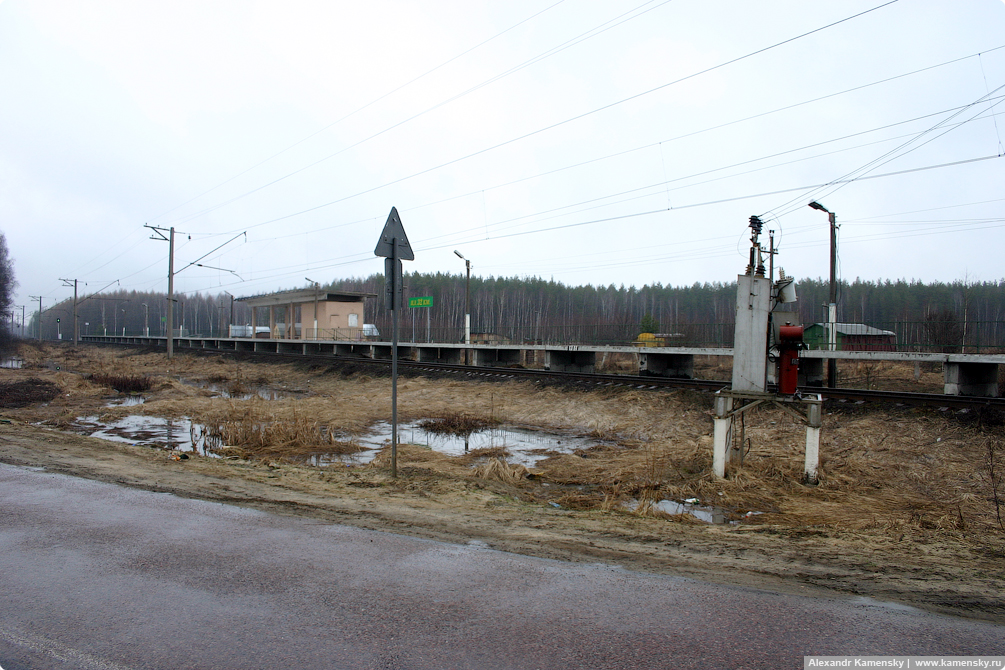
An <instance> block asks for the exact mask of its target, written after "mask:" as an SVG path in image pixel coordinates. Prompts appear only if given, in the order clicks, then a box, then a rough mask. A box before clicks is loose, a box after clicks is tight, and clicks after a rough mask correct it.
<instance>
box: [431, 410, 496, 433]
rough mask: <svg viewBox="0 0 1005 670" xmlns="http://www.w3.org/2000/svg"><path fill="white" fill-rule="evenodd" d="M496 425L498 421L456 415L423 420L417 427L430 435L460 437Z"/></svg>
mask: <svg viewBox="0 0 1005 670" xmlns="http://www.w3.org/2000/svg"><path fill="white" fill-rule="evenodd" d="M498 425H499V419H495V418H486V417H480V416H469V415H467V414H457V413H451V414H445V415H443V416H437V417H433V418H430V419H423V420H422V421H420V422H419V426H420V427H421V428H422V429H424V430H426V431H428V432H430V433H434V434H437V435H460V436H465V435H471V433H476V432H478V431H479V430H485V429H486V428H491V427H492V426H498Z"/></svg>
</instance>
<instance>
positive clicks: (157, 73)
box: [0, 0, 1005, 312]
mask: <svg viewBox="0 0 1005 670" xmlns="http://www.w3.org/2000/svg"><path fill="white" fill-rule="evenodd" d="M887 3H888V0H871V1H868V2H866V1H860V0H841V1H840V2H822V1H809V0H761V1H759V2H751V1H749V0H670V1H666V0H651V1H649V2H646V1H645V0H631V1H626V2H594V1H590V0H561V1H560V0H526V1H522V0H510V1H507V2H475V1H471V0H456V1H436V2H433V1H430V2H418V1H414V0H412V1H400V2H395V1H380V0H373V1H367V2H341V1H329V2H310V1H307V0H304V1H299V2H251V1H240V2H237V1H234V2H213V1H207V0H199V1H197V2H182V1H177V0H173V1H172V2H160V3H150V2H143V3H139V2H131V1H122V2H107V1H94V2H88V1H72V2H71V1H68V0H67V1H62V2H58V1H57V2H49V1H45V0H31V1H30V2H28V1H24V2H20V1H17V0H6V1H4V2H0V91H3V104H2V105H0V230H2V231H3V232H4V233H5V235H6V237H7V242H8V246H9V248H10V252H11V256H12V257H13V258H14V261H15V264H16V266H15V267H16V272H17V276H18V280H19V282H20V288H19V289H18V295H17V304H18V305H21V304H27V305H28V309H29V312H30V311H31V310H32V307H33V306H37V302H32V301H30V300H29V298H28V296H29V295H39V294H41V295H43V296H45V300H44V304H45V305H51V304H52V303H53V302H54V301H56V300H59V299H64V298H66V297H68V296H72V289H69V288H65V287H63V286H62V285H61V282H60V281H59V278H61V277H66V278H70V279H74V278H76V279H79V280H81V281H82V282H86V285H87V286H86V288H82V289H81V291H82V293H87V292H90V291H93V290H97V289H99V288H101V287H103V286H104V285H106V284H108V283H109V282H113V281H115V280H118V281H119V284H118V286H119V287H121V288H123V289H127V290H128V289H137V290H160V291H164V290H166V288H167V280H166V273H167V244H166V243H164V242H155V241H152V240H150V239H149V237H150V231H149V230H148V229H145V228H144V227H143V224H144V223H149V224H151V225H157V226H163V227H170V226H174V227H175V228H176V229H177V230H178V235H179V237H178V244H177V248H176V268H183V267H185V266H186V265H187V264H188V263H190V262H192V261H195V260H196V259H198V258H199V257H200V256H202V255H204V254H206V253H207V252H210V251H211V250H213V249H214V248H215V247H217V246H219V245H222V244H224V243H225V242H227V241H228V240H229V239H231V238H233V237H235V236H238V235H239V234H240V233H242V232H246V233H247V234H246V236H244V235H240V236H239V237H238V239H235V240H234V241H232V242H230V243H229V244H226V245H225V246H223V247H222V248H221V249H220V250H218V251H216V252H214V253H212V254H210V255H209V256H207V257H206V258H205V259H204V260H202V261H201V262H202V263H203V264H204V265H206V266H211V267H213V268H219V269H208V268H200V267H189V268H187V269H185V270H184V271H182V272H181V273H180V274H179V275H178V277H177V279H176V284H175V286H176V289H177V290H179V291H187V292H192V291H209V292H213V293H217V292H219V291H222V290H227V291H229V292H231V293H233V294H235V295H238V296H241V295H251V294H256V293H262V292H268V291H272V290H279V289H284V288H293V287H297V286H304V285H305V284H306V282H305V277H310V278H311V279H314V280H319V281H322V282H327V281H330V280H332V279H335V278H339V277H349V276H365V275H369V274H371V273H374V272H382V271H383V264H382V261H381V259H378V258H375V257H374V256H373V248H374V246H375V244H376V241H377V236H378V234H379V232H380V230H381V228H382V227H383V224H384V221H385V220H386V218H387V215H388V212H389V211H390V209H391V207H392V206H396V207H397V208H398V211H399V212H400V214H401V218H402V221H403V223H404V226H405V230H406V231H407V233H408V236H409V239H410V241H411V243H412V246H413V248H414V249H415V255H416V258H415V261H414V262H411V263H407V262H406V264H405V269H406V270H413V271H426V272H436V271H442V272H449V273H460V272H463V269H464V266H463V262H462V261H461V260H460V259H458V258H457V257H456V256H454V255H453V250H455V249H457V250H460V251H461V253H463V254H464V255H465V256H467V257H468V258H470V259H471V260H472V262H473V266H474V269H473V272H474V273H475V274H480V275H485V276H488V275H496V276H500V275H502V276H540V277H544V278H554V279H555V280H558V281H562V282H565V283H568V284H586V283H592V284H604V285H606V284H616V285H620V284H625V285H632V284H634V285H636V286H642V285H643V284H651V283H657V282H658V283H662V284H664V285H684V284H692V283H694V282H706V281H722V282H728V281H732V280H734V279H735V277H736V274H737V273H740V272H742V271H743V268H744V265H745V253H746V252H745V249H746V247H747V242H746V238H747V229H746V226H747V220H748V217H749V216H750V215H752V214H757V215H761V216H762V218H763V219H764V220H765V221H766V222H767V223H768V225H767V228H770V229H773V230H775V231H776V236H777V238H778V242H779V246H780V251H781V253H780V255H779V257H778V260H777V264H778V265H781V266H782V267H784V268H785V270H786V272H787V273H788V274H792V275H795V276H797V277H806V276H810V277H825V276H826V275H827V273H828V267H827V259H828V250H827V243H828V232H827V217H826V215H825V214H824V213H822V212H818V211H814V210H812V209H810V208H808V207H807V206H806V204H807V203H808V202H809V201H810V200H811V199H818V200H819V201H820V202H822V203H823V204H824V205H825V206H827V207H828V208H829V209H831V210H833V211H834V212H836V213H837V216H838V222H839V223H840V224H841V231H840V252H839V253H840V275H841V276H842V277H843V278H845V279H848V280H854V278H855V277H862V278H864V279H879V278H884V279H885V278H891V279H896V278H909V279H921V280H924V281H933V280H942V281H953V280H957V279H963V278H968V279H970V280H996V279H1001V278H1002V277H1005V270H1003V267H1002V260H1001V259H1002V256H1003V252H1005V189H1003V185H1005V159H1003V158H1001V157H1000V156H1001V155H1002V154H1003V153H1005V151H1003V142H1002V137H1003V135H1005V116H997V117H996V116H994V115H995V114H999V115H1001V114H1002V112H1003V111H1005V105H1002V104H1000V103H1001V102H1002V101H1003V100H1005V97H1003V96H1005V88H1003V87H1005V3H1003V2H1002V1H1001V0H899V1H895V2H892V3H889V4H887ZM870 10H872V11H870ZM856 15H857V16H856ZM856 177H858V179H855V178H856ZM848 180H851V181H848ZM826 184H830V185H829V186H824V187H820V188H818V187H819V186H820V185H826Z"/></svg>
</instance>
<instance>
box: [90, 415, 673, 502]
mask: <svg viewBox="0 0 1005 670" xmlns="http://www.w3.org/2000/svg"><path fill="white" fill-rule="evenodd" d="M143 401H144V399H143V397H142V396H126V397H123V398H116V399H114V400H112V401H111V402H109V404H108V405H107V406H109V407H121V406H129V405H138V404H141V403H142V402H143ZM73 430H74V431H76V432H79V433H84V434H85V435H89V436H91V437H100V438H104V439H106V440H114V441H117V442H127V443H129V444H136V445H141V446H150V447H159V448H167V449H175V450H178V451H189V452H192V451H194V452H198V453H201V454H208V455H210V456H212V455H213V451H212V450H213V448H214V447H215V446H217V445H215V444H214V442H213V439H212V438H210V440H209V444H208V445H207V443H206V442H207V438H206V429H205V427H204V426H203V425H202V424H198V423H193V422H192V421H191V420H190V419H188V418H186V417H182V418H180V419H164V418H161V417H156V416H141V415H137V414H131V415H129V416H126V417H123V418H120V419H116V420H114V421H109V422H103V421H102V420H101V419H100V418H99V417H98V416H93V415H92V416H83V417H79V418H78V419H77V420H76V422H75V423H74V426H73ZM339 439H345V440H349V439H352V441H354V442H355V443H356V444H358V445H359V446H360V447H362V449H361V450H360V451H358V452H356V453H352V454H342V453H329V452H324V451H318V452H316V453H313V454H308V455H304V456H301V457H296V456H293V457H290V458H289V459H288V460H290V461H291V462H299V463H302V464H304V465H311V466H314V467H325V466H328V465H334V464H341V465H348V466H353V465H363V464H366V463H369V462H370V461H372V460H373V459H374V457H375V456H376V455H377V452H378V451H379V450H380V449H381V448H382V447H383V446H384V445H385V444H387V443H388V442H389V441H390V439H391V425H390V424H389V423H388V422H386V421H381V422H379V423H377V424H375V425H374V426H373V427H372V428H371V430H370V432H368V433H366V434H364V435H361V436H358V437H355V438H350V437H349V436H344V437H343V436H340V438H339ZM398 440H399V441H400V442H402V443H409V444H418V445H423V446H426V447H429V448H430V449H433V450H435V451H438V452H440V453H443V454H447V455H449V456H463V455H464V454H465V453H466V452H467V451H472V450H475V449H485V448H500V447H501V448H505V449H506V451H508V452H509V456H508V457H507V459H506V460H507V461H509V462H510V463H519V464H521V465H523V466H526V467H533V466H534V465H535V464H536V463H537V462H538V461H540V460H542V459H544V458H548V457H549V456H551V455H553V454H555V453H573V452H575V451H576V450H578V449H588V448H590V447H594V446H597V445H598V444H604V442H603V441H600V440H596V439H591V438H585V437H578V436H573V435H560V434H555V433H547V432H544V431H537V430H529V429H526V428H517V427H512V426H509V427H507V426H497V427H494V428H487V429H485V430H482V431H478V432H476V433H472V434H471V435H470V437H469V438H468V440H467V445H466V446H467V449H465V439H464V437H458V436H455V435H441V434H437V433H431V432H429V431H427V430H424V429H423V428H421V427H420V426H419V422H412V423H404V424H399V425H398ZM207 447H208V450H207ZM669 513H671V514H675V513H677V512H669Z"/></svg>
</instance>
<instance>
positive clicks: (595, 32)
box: [176, 0, 897, 221]
mask: <svg viewBox="0 0 1005 670" xmlns="http://www.w3.org/2000/svg"><path fill="white" fill-rule="evenodd" d="M671 1H672V0H663V2H661V3H660V4H659V5H657V7H660V6H662V5H665V4H667V3H669V2H671ZM892 1H894V2H896V1H897V0H892ZM653 2H655V0H646V2H644V3H643V4H641V5H639V6H638V7H636V8H635V9H632V10H630V11H628V12H625V13H624V14H621V15H619V16H617V17H615V18H614V19H611V20H609V21H607V22H605V23H603V24H601V25H600V26H598V27H594V28H591V29H590V30H588V31H587V32H586V33H583V34H582V35H580V36H577V37H576V38H573V40H570V41H569V43H563V44H562V45H559V46H558V47H552V48H551V49H549V50H548V51H546V52H545V53H544V54H539V55H537V56H535V57H533V58H531V59H530V60H528V61H525V62H524V63H522V64H520V65H518V66H515V67H513V68H510V69H509V70H507V71H505V72H503V73H501V74H497V75H495V76H493V77H491V78H489V79H487V80H485V81H483V82H481V83H479V84H477V85H475V86H473V87H471V88H468V89H467V90H465V91H462V92H460V93H457V94H455V95H453V96H451V97H449V98H447V99H445V100H441V101H440V102H438V103H436V104H435V105H433V106H431V107H428V108H426V109H424V110H422V111H421V112H418V113H416V114H413V115H412V116H409V117H408V118H406V119H403V120H401V121H398V122H397V123H394V124H392V125H390V126H387V127H385V128H384V129H382V130H380V131H378V132H376V133H373V134H371V135H369V136H367V137H365V138H363V139H361V140H358V141H356V142H354V143H352V144H350V145H348V146H345V147H343V148H341V149H339V150H338V151H336V152H335V153H332V154H329V155H327V156H325V157H324V158H320V159H318V160H316V161H314V162H313V163H309V164H308V165H305V166H303V167H300V168H298V169H296V170H294V171H292V172H289V173H287V174H285V175H283V176H281V177H278V178H277V179H274V180H272V181H270V182H268V183H266V184H263V185H261V186H258V187H255V188H253V189H251V190H250V191H246V192H244V193H241V194H240V195H237V196H234V197H233V198H230V199H229V200H226V201H224V202H222V203H218V204H217V205H213V206H212V207H209V208H206V209H203V210H201V211H199V212H195V213H193V214H189V215H186V216H183V217H181V218H179V219H176V220H177V221H189V220H192V219H194V218H197V217H199V216H202V215H204V214H208V213H209V212H213V211H215V210H217V209H220V208H221V207H225V206H227V205H229V204H231V203H233V202H236V201H238V200H241V199H243V198H246V197H247V196H249V195H252V194H254V193H257V192H258V191H261V190H262V189H265V188H268V187H270V186H273V185H275V184H278V183H279V182H281V181H284V180H286V179H289V178H290V177H292V176H294V175H297V174H300V173H301V172H303V171H305V170H309V169H310V168H312V167H315V166H317V165H320V164H321V163H324V162H326V161H328V160H331V159H332V158H335V157H336V156H339V155H341V154H343V153H345V152H347V151H349V150H351V149H354V148H356V147H358V146H361V145H363V144H365V143H366V142H369V141H370V140H373V139H375V138H377V137H380V136H381V135H384V134H385V133H388V132H390V131H391V130H394V129H395V128H398V127H400V126H402V125H404V124H406V123H408V122H410V121H414V120H415V119H417V118H419V117H421V116H424V115H426V114H428V113H429V112H432V111H434V110H436V109H439V108H440V107H443V106H444V105H447V104H449V103H451V102H454V101H455V100H459V99H460V98H462V97H464V96H466V95H469V94H471V93H473V92H475V91H477V90H479V89H481V88H483V87H485V86H487V85H489V84H492V83H495V82H496V81H499V80H501V79H503V78H504V77H507V76H509V75H510V74H513V73H515V72H519V71H520V70H522V69H524V68H525V67H528V66H529V65H531V64H534V63H537V62H539V61H541V60H544V58H547V57H550V56H552V55H554V54H556V53H559V52H561V51H564V50H565V49H566V48H568V47H569V46H573V45H574V44H579V43H580V42H582V41H585V40H586V39H590V38H592V37H595V36H596V35H599V34H601V33H603V32H606V31H607V30H609V29H610V28H613V27H615V26H617V25H621V23H624V22H625V21H628V20H630V19H634V18H638V16H641V15H642V14H645V13H646V12H648V11H651V10H652V9H655V7H654V8H650V9H648V10H646V11H644V12H640V13H638V14H636V15H635V16H631V17H629V19H625V20H624V21H620V22H619V23H616V24H614V25H613V26H609V27H606V28H604V29H603V30H599V28H600V27H604V26H606V25H607V23H612V22H614V21H616V20H617V19H620V18H622V17H624V16H626V15H628V14H631V13H632V12H635V11H637V10H639V9H641V8H642V7H645V6H646V5H648V4H652V3H653ZM590 33H593V34H590ZM584 36H585V37H584ZM580 38H582V39H580Z"/></svg>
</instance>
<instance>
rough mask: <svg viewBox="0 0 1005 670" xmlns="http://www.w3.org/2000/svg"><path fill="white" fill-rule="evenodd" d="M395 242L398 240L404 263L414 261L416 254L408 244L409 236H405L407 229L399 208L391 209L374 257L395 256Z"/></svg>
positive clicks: (399, 255) (400, 255)
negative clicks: (402, 221) (399, 213)
mask: <svg viewBox="0 0 1005 670" xmlns="http://www.w3.org/2000/svg"><path fill="white" fill-rule="evenodd" d="M394 240H398V258H399V259H401V260H403V261H414V260H415V254H414V253H412V245H411V244H409V243H408V236H407V235H405V227H404V226H402V225H401V217H399V216H398V208H397V207H392V208H391V213H390V214H389V215H388V217H387V223H385V224H384V230H382V231H381V233H380V239H379V240H378V241H377V246H376V248H375V249H374V250H373V255H374V256H383V257H384V258H391V256H393V255H394Z"/></svg>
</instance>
